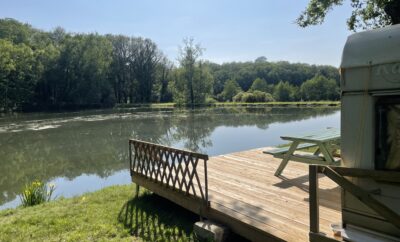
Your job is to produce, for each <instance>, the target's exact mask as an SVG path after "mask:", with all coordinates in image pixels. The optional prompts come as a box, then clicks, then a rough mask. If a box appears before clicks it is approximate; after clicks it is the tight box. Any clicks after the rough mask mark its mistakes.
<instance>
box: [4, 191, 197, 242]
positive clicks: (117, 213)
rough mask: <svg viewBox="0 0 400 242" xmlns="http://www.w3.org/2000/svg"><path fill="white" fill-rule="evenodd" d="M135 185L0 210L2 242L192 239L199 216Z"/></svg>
mask: <svg viewBox="0 0 400 242" xmlns="http://www.w3.org/2000/svg"><path fill="white" fill-rule="evenodd" d="M135 190H136V189H135V186H134V185H124V186H112V187H108V188H105V189H103V190H100V191H97V192H93V193H88V194H84V195H82V196H79V197H74V198H68V199H63V198H61V199H57V200H55V201H52V202H49V203H45V204H41V205H37V206H33V207H27V208H22V207H19V208H16V209H7V210H4V211H0V240H1V241H189V240H193V234H192V228H193V223H194V222H196V221H198V220H199V217H198V216H197V215H195V214H193V213H190V212H188V211H186V210H184V209H181V208H180V207H178V206H176V205H174V204H172V203H171V202H169V201H167V200H165V199H163V198H161V197H159V196H157V195H154V194H151V193H150V192H148V191H144V189H141V193H140V195H139V196H138V197H136V196H135Z"/></svg>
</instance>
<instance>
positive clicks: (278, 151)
mask: <svg viewBox="0 0 400 242" xmlns="http://www.w3.org/2000/svg"><path fill="white" fill-rule="evenodd" d="M315 146H317V145H316V144H311V143H302V144H300V145H298V146H297V149H298V150H299V149H305V148H310V147H315ZM289 149H290V146H287V147H282V148H274V149H271V150H264V151H263V153H264V154H270V155H277V154H282V153H286V152H287V151H289Z"/></svg>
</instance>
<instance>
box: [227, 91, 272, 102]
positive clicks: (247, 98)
mask: <svg viewBox="0 0 400 242" xmlns="http://www.w3.org/2000/svg"><path fill="white" fill-rule="evenodd" d="M233 101H234V102H244V103H256V102H273V101H275V100H274V98H273V97H272V95H271V94H270V93H266V92H261V91H253V92H240V93H238V94H237V95H236V96H234V97H233Z"/></svg>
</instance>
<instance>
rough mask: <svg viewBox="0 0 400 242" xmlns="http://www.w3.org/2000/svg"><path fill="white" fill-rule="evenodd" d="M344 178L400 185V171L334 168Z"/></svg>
mask: <svg viewBox="0 0 400 242" xmlns="http://www.w3.org/2000/svg"><path fill="white" fill-rule="evenodd" d="M332 169H333V170H335V171H336V172H337V173H339V174H340V175H342V176H350V177H360V178H369V179H374V180H376V181H385V182H395V183H400V172H398V171H378V170H367V169H359V168H347V167H332Z"/></svg>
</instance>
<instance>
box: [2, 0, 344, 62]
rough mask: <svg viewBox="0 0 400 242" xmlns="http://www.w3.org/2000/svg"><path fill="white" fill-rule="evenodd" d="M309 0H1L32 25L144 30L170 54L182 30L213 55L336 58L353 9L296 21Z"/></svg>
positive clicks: (6, 13) (5, 12)
mask: <svg viewBox="0 0 400 242" xmlns="http://www.w3.org/2000/svg"><path fill="white" fill-rule="evenodd" d="M307 2H308V1H307V0H247V1H245V0H68V1H55V0H36V1H32V0H25V1H23V0H1V1H0V17H1V18H4V17H8V18H15V19H17V20H19V21H22V22H27V23H30V24H31V25H33V26H34V27H36V28H39V29H44V30H52V29H54V28H55V27H57V26H61V27H63V28H65V29H66V30H67V31H69V32H85V33H87V32H98V33H100V34H106V33H113V34H124V35H129V36H143V37H148V38H151V39H152V40H153V41H155V42H156V43H157V44H158V46H159V48H160V49H161V50H162V51H163V52H164V53H165V54H166V55H167V56H168V57H169V58H170V59H171V60H176V57H177V55H178V46H179V45H180V44H181V43H182V39H183V38H185V37H193V38H194V39H195V41H196V42H199V43H201V45H202V47H204V48H205V53H204V55H203V58H204V59H208V60H211V61H214V62H217V63H222V62H228V61H248V60H254V59H255V58H257V57H258V56H265V57H267V59H268V60H269V61H278V60H287V61H290V62H305V63H310V64H329V65H334V66H338V65H339V63H340V58H341V53H342V48H343V46H344V43H345V41H346V38H347V36H348V35H349V34H351V32H349V31H348V30H347V26H346V19H347V17H348V16H349V15H350V12H351V9H350V7H349V6H348V4H346V5H345V6H342V7H339V8H336V9H334V10H333V11H332V12H331V13H330V14H329V15H328V16H327V19H326V22H325V23H324V24H323V25H321V26H313V27H309V28H305V29H303V28H300V27H298V26H297V25H295V24H294V21H295V19H296V18H297V17H298V15H299V14H300V12H301V11H303V10H304V8H305V7H306V5H307Z"/></svg>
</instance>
